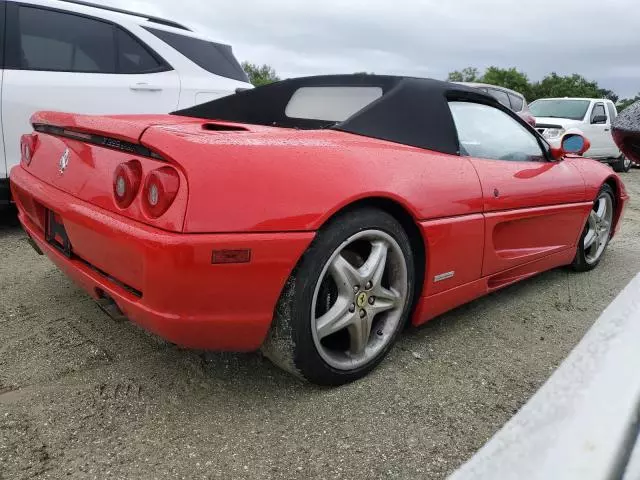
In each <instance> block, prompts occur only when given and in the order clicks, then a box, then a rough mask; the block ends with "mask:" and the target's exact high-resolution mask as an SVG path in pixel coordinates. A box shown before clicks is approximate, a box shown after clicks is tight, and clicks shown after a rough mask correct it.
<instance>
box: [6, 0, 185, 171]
mask: <svg viewBox="0 0 640 480" xmlns="http://www.w3.org/2000/svg"><path fill="white" fill-rule="evenodd" d="M7 39H8V41H7V49H6V69H5V72H4V81H3V89H2V121H3V124H4V132H5V143H6V155H7V166H8V167H9V168H10V167H11V165H14V164H17V163H18V161H19V158H20V155H19V139H20V135H22V134H23V133H25V132H28V131H30V130H31V126H30V125H29V118H30V117H31V115H32V114H33V113H34V112H35V111H38V110H58V111H68V112H74V113H87V114H126V113H168V112H170V111H172V110H173V109H175V108H176V107H177V105H178V101H179V95H180V81H179V78H178V74H177V72H175V71H174V70H173V69H171V67H170V66H169V65H167V64H166V63H165V62H164V61H163V60H162V59H161V58H159V57H158V56H157V55H156V54H155V52H152V51H151V50H150V49H148V48H147V47H146V46H144V45H143V44H141V43H140V42H139V41H138V40H137V39H136V38H134V37H133V36H132V35H131V34H130V32H127V31H125V30H124V29H122V28H121V27H119V26H116V25H114V24H112V23H110V22H106V21H103V20H101V19H96V18H90V17H86V16H83V15H78V14H74V13H71V12H66V11H61V10H54V9H49V8H43V7H35V6H31V5H23V4H19V3H13V2H10V3H9V4H8V6H7Z"/></svg>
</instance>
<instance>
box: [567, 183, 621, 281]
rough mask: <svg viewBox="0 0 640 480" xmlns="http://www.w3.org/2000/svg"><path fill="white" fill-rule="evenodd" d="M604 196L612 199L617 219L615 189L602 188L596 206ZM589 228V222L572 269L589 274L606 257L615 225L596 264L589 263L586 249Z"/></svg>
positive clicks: (607, 186)
mask: <svg viewBox="0 0 640 480" xmlns="http://www.w3.org/2000/svg"><path fill="white" fill-rule="evenodd" d="M602 195H608V196H609V197H611V204H612V205H613V213H614V217H615V211H616V196H615V194H614V192H613V189H612V188H611V187H610V186H609V185H607V184H605V185H603V186H602V188H601V189H600V191H599V192H598V195H597V197H596V199H595V200H594V202H593V203H594V206H595V204H596V202H597V201H598V199H599V198H601V197H602ZM588 226H589V223H588V221H587V224H585V226H584V229H583V231H582V235H581V236H580V241H579V242H578V248H577V250H576V256H575V258H574V259H573V262H572V263H571V268H572V269H573V270H575V271H576V272H588V271H590V270H593V269H594V268H596V267H597V266H598V264H599V263H600V261H601V260H602V257H604V253H605V252H606V249H607V247H608V244H609V239H610V238H611V234H612V233H613V225H612V226H611V231H610V232H609V237H608V238H607V244H606V245H605V248H604V250H603V251H602V254H601V255H600V256H599V258H597V259H596V261H595V262H589V261H587V252H586V250H585V248H584V239H585V237H586V235H587V233H588Z"/></svg>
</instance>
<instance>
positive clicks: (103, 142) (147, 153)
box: [33, 123, 165, 161]
mask: <svg viewBox="0 0 640 480" xmlns="http://www.w3.org/2000/svg"><path fill="white" fill-rule="evenodd" d="M33 129H34V130H35V131H36V132H40V133H47V134H49V135H55V136H56V137H64V138H71V139H73V140H80V141H81V142H84V143H90V144H92V145H97V146H99V147H104V148H109V149H111V150H119V151H121V152H126V153H130V154H132V155H138V156H141V157H148V158H153V159H156V160H162V161H165V159H164V158H163V157H162V156H161V155H159V154H157V153H156V152H154V151H152V150H150V149H148V148H147V147H145V146H143V145H140V144H138V143H131V142H127V141H124V140H119V139H117V138H111V137H105V136H102V135H96V134H93V133H85V132H78V131H75V130H71V129H68V128H64V127H57V126H55V125H45V124H39V123H36V124H34V125H33Z"/></svg>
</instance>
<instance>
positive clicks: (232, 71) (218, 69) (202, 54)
mask: <svg viewBox="0 0 640 480" xmlns="http://www.w3.org/2000/svg"><path fill="white" fill-rule="evenodd" d="M143 28H144V29H145V30H148V31H149V32H151V33H152V34H154V35H155V36H156V37H158V38H159V39H160V40H162V41H163V42H165V43H166V44H168V45H169V46H170V47H171V48H174V49H176V50H177V51H178V52H180V53H181V54H182V55H184V56H185V57H187V58H188V59H189V60H191V61H192V62H193V63H195V64H196V65H198V66H199V67H200V68H203V69H204V70H206V71H207V72H211V73H213V74H215V75H220V76H221V77H226V78H231V79H233V80H239V81H241V82H249V77H247V74H246V73H245V72H244V70H242V66H241V65H240V63H239V62H238V60H237V59H236V57H234V56H233V51H232V50H231V47H230V46H229V45H223V44H221V43H214V42H209V41H206V40H201V39H199V38H194V37H188V36H186V35H180V34H178V33H173V32H167V31H165V30H158V29H156V28H151V27H143Z"/></svg>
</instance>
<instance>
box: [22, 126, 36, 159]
mask: <svg viewBox="0 0 640 480" xmlns="http://www.w3.org/2000/svg"><path fill="white" fill-rule="evenodd" d="M37 141H38V137H37V135H36V134H34V133H30V134H27V135H22V137H20V156H21V159H20V160H21V161H22V163H23V164H24V165H25V166H27V167H28V166H29V164H30V163H31V159H32V158H33V152H35V150H36V144H37Z"/></svg>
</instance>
